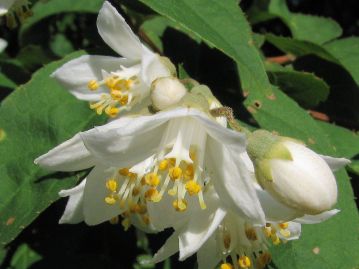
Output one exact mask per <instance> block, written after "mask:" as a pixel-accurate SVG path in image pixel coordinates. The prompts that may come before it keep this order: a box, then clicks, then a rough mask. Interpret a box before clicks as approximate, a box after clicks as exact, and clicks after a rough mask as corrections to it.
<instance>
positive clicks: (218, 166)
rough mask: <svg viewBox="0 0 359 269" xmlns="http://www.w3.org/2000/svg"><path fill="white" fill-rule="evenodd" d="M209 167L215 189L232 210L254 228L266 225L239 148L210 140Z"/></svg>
mask: <svg viewBox="0 0 359 269" xmlns="http://www.w3.org/2000/svg"><path fill="white" fill-rule="evenodd" d="M208 144H209V153H208V155H209V161H210V162H209V163H208V165H207V167H209V168H210V169H211V171H212V173H213V176H212V175H211V178H212V182H213V185H214V187H215V189H216V191H217V193H218V195H219V197H220V199H221V200H222V202H223V203H224V204H225V206H227V207H228V208H229V209H231V210H233V211H234V212H236V213H237V214H240V215H241V216H242V217H246V218H248V219H250V220H251V221H252V223H254V224H265V217H264V212H263V210H262V208H261V204H260V202H259V200H258V197H257V194H256V191H255V188H254V184H253V181H252V178H251V175H250V173H249V171H248V170H247V168H246V165H245V163H244V162H243V160H242V159H241V157H240V153H241V152H239V151H238V148H239V147H238V146H237V147H236V146H233V147H227V146H225V145H223V144H221V143H220V142H218V141H215V140H214V139H209V141H208Z"/></svg>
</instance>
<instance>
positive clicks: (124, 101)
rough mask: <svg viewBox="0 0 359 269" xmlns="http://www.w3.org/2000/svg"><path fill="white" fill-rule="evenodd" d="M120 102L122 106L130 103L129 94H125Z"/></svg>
mask: <svg viewBox="0 0 359 269" xmlns="http://www.w3.org/2000/svg"><path fill="white" fill-rule="evenodd" d="M118 101H119V102H120V104H121V105H122V106H124V105H127V103H128V95H123V96H122V97H121V98H120V99H119V100H118Z"/></svg>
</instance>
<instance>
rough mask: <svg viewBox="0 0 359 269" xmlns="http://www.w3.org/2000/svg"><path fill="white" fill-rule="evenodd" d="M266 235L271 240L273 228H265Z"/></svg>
mask: <svg viewBox="0 0 359 269" xmlns="http://www.w3.org/2000/svg"><path fill="white" fill-rule="evenodd" d="M263 232H264V235H265V236H266V237H267V238H269V237H270V236H271V234H272V228H271V227H264V228H263Z"/></svg>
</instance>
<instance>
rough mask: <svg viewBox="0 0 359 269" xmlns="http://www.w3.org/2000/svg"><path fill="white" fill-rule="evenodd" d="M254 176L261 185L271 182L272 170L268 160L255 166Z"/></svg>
mask: <svg viewBox="0 0 359 269" xmlns="http://www.w3.org/2000/svg"><path fill="white" fill-rule="evenodd" d="M255 174H256V178H257V181H258V182H259V183H260V184H261V181H263V180H267V181H273V175H272V169H271V166H270V160H261V161H258V162H257V163H256V164H255ZM262 187H263V186H262Z"/></svg>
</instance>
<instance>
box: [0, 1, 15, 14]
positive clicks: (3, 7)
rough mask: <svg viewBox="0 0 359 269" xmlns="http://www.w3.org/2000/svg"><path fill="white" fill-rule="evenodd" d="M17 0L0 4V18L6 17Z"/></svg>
mask: <svg viewBox="0 0 359 269" xmlns="http://www.w3.org/2000/svg"><path fill="white" fill-rule="evenodd" d="M15 1H16V0H1V2H0V16H2V15H5V14H6V13H7V12H8V11H9V9H10V8H11V6H12V5H13V4H14V3H15Z"/></svg>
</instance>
